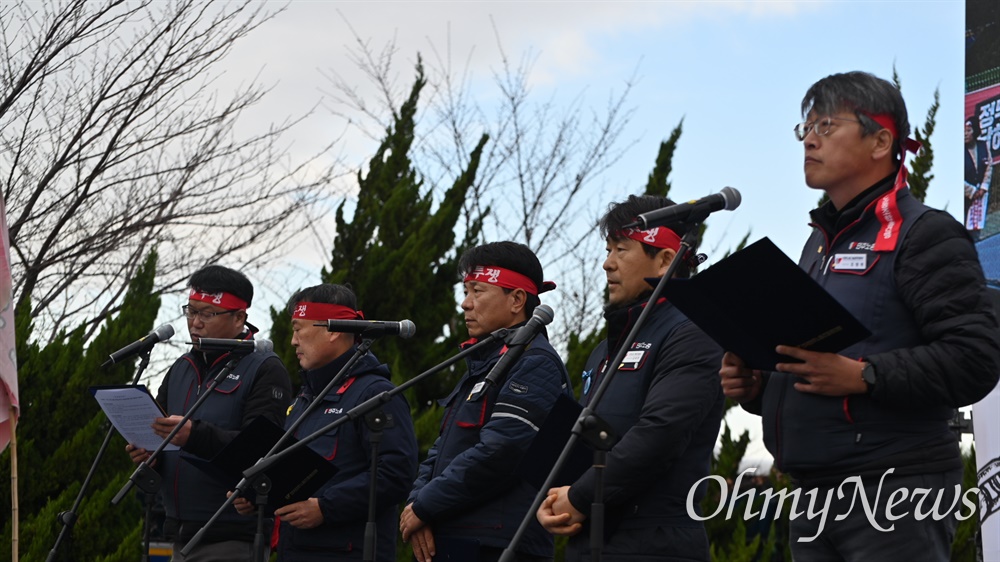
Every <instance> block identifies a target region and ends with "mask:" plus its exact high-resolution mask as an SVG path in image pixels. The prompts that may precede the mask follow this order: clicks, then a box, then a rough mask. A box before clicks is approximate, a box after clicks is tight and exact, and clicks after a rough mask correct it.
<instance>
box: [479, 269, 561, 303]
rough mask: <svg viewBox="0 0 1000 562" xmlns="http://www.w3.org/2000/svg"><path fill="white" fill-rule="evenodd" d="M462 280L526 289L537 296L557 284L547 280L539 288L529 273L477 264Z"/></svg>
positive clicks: (525, 290)
mask: <svg viewBox="0 0 1000 562" xmlns="http://www.w3.org/2000/svg"><path fill="white" fill-rule="evenodd" d="M462 281H463V282H465V283H468V282H469V281H478V282H480V283H488V284H490V285H496V286H497V287H503V288H504V289H524V292H525V293H528V294H529V295H535V296H536V297H537V296H538V294H539V293H544V292H545V291H551V290H552V289H555V288H556V284H555V283H553V282H552V281H545V282H543V283H542V287H541V290H539V288H538V287H537V286H535V282H534V281H532V280H531V279H530V278H529V277H528V276H527V275H522V274H520V273H518V272H516V271H513V270H510V269H505V268H502V267H498V266H495V265H487V266H481V265H477V266H476V267H475V268H473V269H472V271H470V272H468V273H467V274H466V275H465V279H463V280H462Z"/></svg>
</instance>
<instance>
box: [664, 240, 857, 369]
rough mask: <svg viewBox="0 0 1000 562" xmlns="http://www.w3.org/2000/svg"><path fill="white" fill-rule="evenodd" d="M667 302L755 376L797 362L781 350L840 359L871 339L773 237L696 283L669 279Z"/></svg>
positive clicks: (695, 279) (701, 276)
mask: <svg viewBox="0 0 1000 562" xmlns="http://www.w3.org/2000/svg"><path fill="white" fill-rule="evenodd" d="M664 295H665V296H666V297H667V299H668V300H669V301H670V302H671V303H673V305H674V306H676V307H677V308H678V309H680V311H681V312H683V313H684V314H685V315H686V316H687V317H688V318H690V319H691V321H692V322H694V323H695V324H696V325H697V326H698V327H699V328H701V329H702V331H704V332H705V333H706V334H708V336H709V337H710V338H712V339H713V340H715V342H716V343H718V344H719V345H720V346H722V348H723V349H725V350H726V351H731V352H733V353H735V354H736V355H738V356H739V357H740V358H742V359H743V361H744V362H745V363H746V364H747V366H749V367H750V368H752V369H764V370H774V366H775V364H776V363H795V362H797V360H796V359H793V358H791V357H787V356H783V355H779V354H778V353H776V352H775V351H774V348H775V347H776V346H778V345H792V346H796V347H801V348H803V349H807V350H810V351H822V352H829V353H837V352H839V351H840V350H842V349H844V348H846V347H848V346H850V345H853V344H855V343H857V342H859V341H862V340H864V339H865V338H868V337H869V336H871V332H870V331H869V330H868V328H866V327H865V326H864V325H863V324H861V322H859V321H858V319H857V318H855V317H854V316H853V315H852V314H851V313H850V312H849V311H848V310H847V309H846V308H844V306H843V305H841V304H840V303H839V302H837V300H836V299H835V298H833V296H831V295H830V293H828V292H826V290H825V289H823V287H821V286H820V285H819V284H818V283H816V281H815V280H813V279H812V278H811V277H809V274H807V273H806V272H805V271H803V270H802V269H801V268H800V267H799V266H798V264H796V263H795V262H793V261H792V260H791V259H789V257H788V256H786V255H785V254H784V253H783V252H782V251H781V250H780V249H778V247H777V246H775V245H774V243H773V242H771V241H770V240H769V239H768V238H766V237H765V238H762V239H760V240H758V241H757V242H754V243H753V244H751V245H749V246H747V247H746V248H743V249H742V250H740V251H738V252H736V253H735V254H733V255H731V256H729V257H727V258H725V259H723V260H721V261H719V262H718V263H716V264H715V265H712V266H711V267H709V268H708V269H706V270H705V271H703V272H701V273H699V274H697V275H695V276H694V277H692V278H690V279H670V280H669V281H667V284H666V287H664Z"/></svg>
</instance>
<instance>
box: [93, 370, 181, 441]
mask: <svg viewBox="0 0 1000 562" xmlns="http://www.w3.org/2000/svg"><path fill="white" fill-rule="evenodd" d="M94 398H96V399H97V403H98V404H100V405H101V409H102V410H104V413H105V414H106V415H107V416H108V419H109V420H111V425H113V426H115V429H117V430H118V433H120V434H121V435H122V437H124V438H125V440H126V441H128V442H129V443H131V444H133V445H135V446H136V447H141V448H143V449H146V450H148V451H153V450H155V449H156V448H157V447H159V446H160V443H162V442H163V438H162V437H160V436H159V435H157V434H156V433H154V432H153V428H152V425H153V419H155V418H159V417H163V412H162V411H161V410H160V407H159V406H158V405H157V404H156V401H155V400H153V396H152V395H151V394H149V392H148V391H147V390H146V387H144V386H123V387H120V388H99V389H96V390H94ZM177 449H179V447H178V446H177V445H174V444H170V445H167V446H166V447H165V448H164V450H165V451H176V450H177Z"/></svg>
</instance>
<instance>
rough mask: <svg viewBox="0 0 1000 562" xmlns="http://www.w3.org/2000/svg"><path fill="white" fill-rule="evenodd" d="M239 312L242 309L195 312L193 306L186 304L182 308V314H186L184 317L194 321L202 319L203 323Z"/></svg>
mask: <svg viewBox="0 0 1000 562" xmlns="http://www.w3.org/2000/svg"><path fill="white" fill-rule="evenodd" d="M239 311H240V309H238V308H237V309H233V310H223V311H222V312H209V311H207V310H195V309H193V308H191V305H189V304H185V305H184V306H182V307H181V312H183V313H184V316H187V318H188V320H194V319H195V318H199V319H201V321H202V322H208V321H209V320H211V319H212V318H215V317H216V316H218V315H220V314H232V313H234V312H239Z"/></svg>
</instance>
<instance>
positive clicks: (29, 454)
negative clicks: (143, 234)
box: [0, 252, 160, 561]
mask: <svg viewBox="0 0 1000 562" xmlns="http://www.w3.org/2000/svg"><path fill="white" fill-rule="evenodd" d="M155 272H156V254H155V252H154V253H152V254H150V255H149V256H148V257H147V259H146V261H145V262H144V263H143V265H142V267H140V269H139V271H138V272H137V274H136V276H135V277H134V278H133V279H132V281H131V283H130V285H129V289H128V291H127V293H126V294H125V297H124V299H123V301H122V304H121V307H120V309H119V310H118V313H117V314H116V315H114V316H113V317H112V318H111V319H110V320H108V321H107V322H106V323H105V326H104V328H103V329H102V330H101V332H100V333H99V334H98V335H97V336H96V337H95V338H94V339H93V341H90V342H89V343H88V342H86V341H84V338H83V333H84V330H83V327H82V326H81V327H79V328H77V329H75V330H72V331H70V332H68V333H66V332H64V333H62V334H60V336H59V337H57V338H55V339H54V340H53V343H51V344H49V345H47V346H45V347H44V348H41V347H40V346H39V345H38V344H37V343H29V342H30V334H31V331H32V326H31V322H30V319H28V318H26V316H27V315H26V314H25V313H22V314H21V315H19V316H18V318H17V319H16V329H17V342H18V343H17V346H18V351H17V353H18V357H17V358H18V379H19V382H20V402H21V419H20V423H19V425H18V481H19V486H18V490H19V511H20V516H19V519H20V533H19V545H20V548H19V550H20V552H21V560H24V561H34V560H45V558H46V557H47V555H48V553H49V551H50V550H51V549H52V546H53V544H54V542H55V538H56V535H57V534H58V533H59V531H60V530H61V528H62V526H61V524H59V523H58V521H57V520H56V515H57V514H58V513H59V512H61V511H65V510H68V509H70V508H71V507H72V505H73V501H74V499H75V498H76V495H77V493H78V492H79V490H80V486H81V482H82V481H83V479H84V478H85V477H86V475H87V473H88V471H89V470H90V465H91V463H92V461H93V459H94V458H95V457H96V456H97V452H98V450H99V448H100V446H101V444H102V443H103V441H104V437H105V435H106V434H107V432H108V428H109V427H110V426H109V424H108V423H107V421H106V419H105V417H104V414H103V413H101V411H100V408H99V407H98V406H97V402H96V401H94V399H93V398H92V397H91V395H90V393H89V392H88V390H87V389H88V388H89V387H90V386H92V385H106V384H123V383H128V382H131V380H132V377H133V374H134V361H133V362H131V363H122V364H119V365H116V366H114V367H112V368H109V369H102V368H101V367H100V365H101V363H103V362H104V360H105V359H106V358H107V357H108V355H109V354H111V352H113V351H114V350H116V349H118V348H119V347H121V345H122V343H123V342H129V341H134V340H136V339H138V338H140V337H142V336H143V335H145V334H146V333H148V332H149V330H150V329H151V328H152V324H153V322H154V320H155V318H156V313H157V311H158V310H159V307H160V298H159V295H156V294H154V293H153V278H154V275H155ZM29 309H30V307H24V308H23V309H22V310H24V311H27V310H29ZM124 448H125V442H124V440H123V439H122V438H121V437H120V436H118V435H117V434H116V435H115V436H114V437H113V438H112V440H111V443H110V446H109V449H108V451H107V453H106V454H105V456H104V458H103V459H102V461H101V463H100V464H99V465H98V469H97V471H96V473H95V475H94V478H93V480H92V482H91V485H90V487H89V490H88V493H87V495H86V496H84V498H83V502H82V504H81V507H80V509H79V511H78V513H77V515H78V516H79V520H78V521H77V523H76V525H75V526H74V531H73V536H74V537H77V538H76V539H75V540H74V541H73V542H72V544H68V543H65V542H64V543H63V545H61V546H60V549H59V554H60V558H59V559H60V560H96V559H98V558H99V556H104V555H106V554H107V553H109V552H114V551H115V550H117V549H119V548H121V547H122V544H123V541H124V540H125V538H126V537H128V536H130V535H131V534H132V533H134V532H135V529H136V527H137V526H138V525H140V522H141V510H140V507H139V502H138V501H137V500H136V499H135V497H134V495H129V496H127V497H126V498H125V501H123V502H121V503H119V504H118V505H117V506H112V505H111V501H110V500H111V498H112V497H113V496H114V495H115V494H116V493H117V492H118V490H120V489H121V487H122V485H123V484H124V482H125V481H126V479H127V478H128V476H129V475H130V474H131V473H132V471H133V470H134V467H133V465H132V463H131V461H130V460H129V459H128V456H127V455H125V454H124ZM10 476H11V468H10V449H8V450H7V451H5V452H4V453H3V455H0V479H2V480H4V481H9V479H10ZM10 500H11V496H10V489H9V487H2V488H0V501H2V502H3V503H4V504H5V505H10ZM0 525H2V528H3V537H4V540H3V542H4V543H6V544H10V543H11V518H10V514H9V511H7V510H2V511H0ZM84 537H85V539H84ZM132 544H133V546H134V545H137V544H138V543H132ZM136 554H138V547H134V548H133V551H131V556H130V558H129V559H132V560H134V559H135V555H136ZM0 556H2V557H0V560H9V559H10V549H6V550H5V551H4V553H3V555H0Z"/></svg>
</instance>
